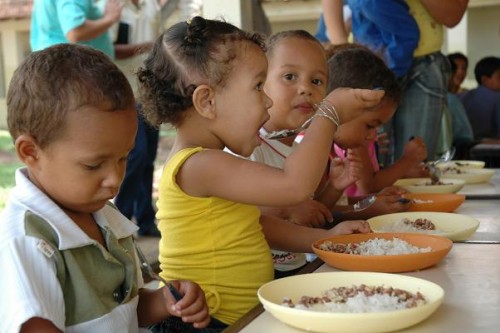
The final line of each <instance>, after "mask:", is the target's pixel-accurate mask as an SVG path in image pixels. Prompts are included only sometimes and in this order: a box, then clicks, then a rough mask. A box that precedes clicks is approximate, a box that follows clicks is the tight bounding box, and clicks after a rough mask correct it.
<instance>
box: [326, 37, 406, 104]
mask: <svg viewBox="0 0 500 333" xmlns="http://www.w3.org/2000/svg"><path fill="white" fill-rule="evenodd" d="M327 54H328V56H329V59H328V85H327V92H330V91H332V90H334V89H336V88H340V87H349V88H364V89H383V90H385V95H384V98H389V99H391V100H392V101H393V102H394V103H396V105H398V104H399V103H400V102H401V99H402V89H401V87H400V85H399V83H398V81H397V79H396V76H395V75H394V73H393V72H392V71H391V70H390V69H389V68H388V67H387V65H386V64H385V63H384V61H383V60H382V58H380V57H379V56H377V55H376V54H375V53H373V52H372V51H370V50H369V49H368V48H366V47H364V46H362V45H358V44H341V45H336V46H333V47H330V48H328V49H327Z"/></svg>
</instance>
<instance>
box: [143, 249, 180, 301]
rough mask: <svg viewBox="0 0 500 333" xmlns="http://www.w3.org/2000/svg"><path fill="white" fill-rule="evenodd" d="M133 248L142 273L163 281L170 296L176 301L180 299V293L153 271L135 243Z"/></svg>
mask: <svg viewBox="0 0 500 333" xmlns="http://www.w3.org/2000/svg"><path fill="white" fill-rule="evenodd" d="M135 250H136V252H137V256H138V257H139V261H140V262H141V271H142V274H144V275H146V276H148V277H150V278H151V279H153V280H156V281H160V282H163V284H164V285H165V286H167V288H168V290H169V291H170V293H171V294H172V296H174V298H175V300H176V301H179V300H181V298H182V295H181V294H180V293H179V291H177V289H175V287H174V285H173V284H172V283H171V282H167V281H166V280H165V279H164V278H162V277H161V276H159V275H158V274H156V273H155V271H154V270H153V268H152V267H151V265H150V264H149V263H148V260H147V259H146V256H145V255H144V253H142V251H141V249H140V248H139V246H137V245H136V246H135Z"/></svg>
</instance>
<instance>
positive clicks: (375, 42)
mask: <svg viewBox="0 0 500 333" xmlns="http://www.w3.org/2000/svg"><path fill="white" fill-rule="evenodd" d="M347 4H348V5H349V7H350V9H351V11H352V33H353V37H354V41H355V42H357V43H360V44H362V45H365V46H367V47H369V48H370V49H371V50H373V51H374V52H377V53H379V54H381V55H382V56H383V57H384V59H385V61H386V62H387V64H388V66H389V68H390V69H391V70H392V71H393V72H394V73H395V75H396V76H397V77H398V79H399V81H400V84H401V86H402V88H403V89H404V96H403V102H402V104H401V106H400V107H399V108H398V110H397V111H396V114H395V115H394V118H393V121H392V122H391V123H389V124H387V125H386V126H385V131H386V132H388V135H389V137H390V138H391V140H392V143H393V147H392V151H391V154H389V160H388V161H382V163H383V164H384V165H389V164H391V163H392V162H393V161H394V160H395V159H398V158H399V157H400V156H401V155H402V153H403V149H404V146H405V144H406V143H407V142H408V140H409V139H410V138H411V137H416V136H419V137H422V138H423V139H424V141H425V144H426V147H427V149H428V158H429V159H431V160H432V159H435V158H436V157H437V156H438V155H440V153H441V152H443V151H444V150H446V149H447V148H449V147H447V144H448V145H449V144H450V143H443V142H440V136H441V133H442V128H441V126H442V125H441V123H442V122H441V119H442V117H443V112H444V110H445V107H446V103H447V98H446V97H447V96H446V94H447V90H448V78H449V75H450V68H449V67H450V66H449V62H448V59H447V58H446V57H445V56H444V55H443V54H442V53H441V51H440V50H441V47H442V44H443V28H444V27H453V26H455V25H457V24H458V23H459V22H460V20H461V19H462V17H463V15H464V13H465V10H466V9H467V4H468V0H453V1H437V0H408V1H396V0H384V1H380V0H379V1H374V0H349V1H347ZM323 6H324V7H323V8H324V15H325V23H326V26H327V31H328V37H329V38H330V41H331V42H332V43H333V44H340V43H345V42H346V41H347V34H346V32H345V27H344V20H343V9H342V7H343V2H342V1H341V0H324V1H323ZM329 24H332V25H333V28H330V27H329Z"/></svg>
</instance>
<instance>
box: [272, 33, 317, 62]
mask: <svg viewBox="0 0 500 333" xmlns="http://www.w3.org/2000/svg"><path fill="white" fill-rule="evenodd" d="M285 38H299V39H304V40H309V41H312V42H316V43H318V45H319V46H321V48H323V45H322V44H321V42H320V41H319V40H318V39H316V37H314V36H313V35H311V34H310V33H309V32H307V31H305V30H300V29H299V30H285V31H280V32H277V33H275V34H273V35H272V36H270V37H269V38H268V40H267V43H266V48H267V55H268V56H270V55H272V53H273V51H274V49H275V48H276V46H277V45H278V44H279V42H280V41H281V40H283V39H285Z"/></svg>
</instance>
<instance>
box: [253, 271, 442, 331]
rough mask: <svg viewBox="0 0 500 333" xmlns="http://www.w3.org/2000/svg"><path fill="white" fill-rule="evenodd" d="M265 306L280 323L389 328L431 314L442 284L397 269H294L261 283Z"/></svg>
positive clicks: (328, 328) (326, 328)
mask: <svg viewBox="0 0 500 333" xmlns="http://www.w3.org/2000/svg"><path fill="white" fill-rule="evenodd" d="M257 295H258V297H259V300H260V302H261V303H262V305H263V306H264V308H265V309H266V310H267V311H268V312H269V313H271V315H273V316H274V317H275V318H277V319H278V320H280V321H282V322H283V323H285V324H287V325H290V326H293V327H296V328H300V329H303V330H307V331H313V332H325V333H337V332H338V333H340V332H342V333H345V332H351V333H361V332H371V333H377V332H379V333H380V332H393V331H396V330H400V329H403V328H406V327H409V326H412V325H415V324H417V323H419V322H421V321H423V320H425V319H426V318H427V317H429V316H430V315H431V314H432V313H433V312H434V311H435V310H436V309H437V308H438V307H439V306H440V304H441V303H442V301H443V297H444V291H443V289H442V288H441V287H440V286H439V285H437V284H435V283H433V282H430V281H427V280H423V279H419V278H415V277H411V276H404V275H399V274H388V273H374V272H326V273H312V274H302V275H294V276H290V277H286V278H282V279H277V280H273V281H271V282H268V283H266V284H264V285H263V286H262V287H261V288H260V289H259V291H258V293H257Z"/></svg>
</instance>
